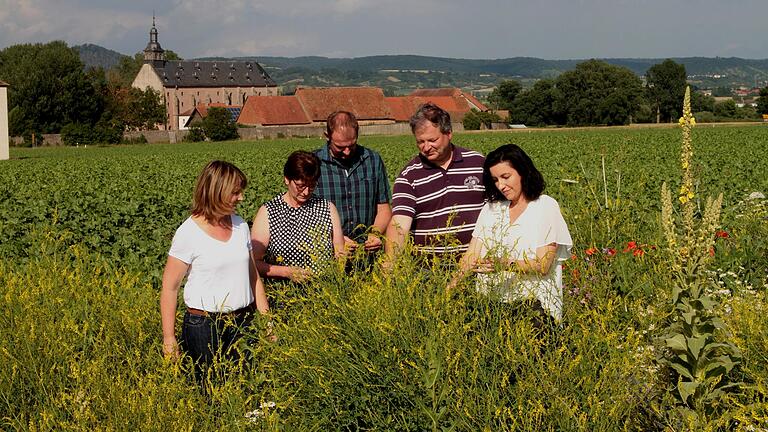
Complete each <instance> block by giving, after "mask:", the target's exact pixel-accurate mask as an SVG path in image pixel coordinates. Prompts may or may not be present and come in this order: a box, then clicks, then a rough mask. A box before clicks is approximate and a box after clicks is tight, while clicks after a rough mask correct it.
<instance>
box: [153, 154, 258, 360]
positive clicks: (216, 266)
mask: <svg viewBox="0 0 768 432" xmlns="http://www.w3.org/2000/svg"><path fill="white" fill-rule="evenodd" d="M247 183H248V182H247V180H246V177H245V175H244V174H243V172H242V171H240V170H239V169H238V168H237V167H236V166H234V165H232V164H231V163H228V162H223V161H213V162H210V163H209V164H208V165H207V166H206V167H205V168H204V169H203V171H202V173H200V175H199V177H198V178H197V183H196V185H195V191H194V196H193V199H192V212H191V213H192V214H191V216H189V217H188V218H187V219H186V220H185V221H184V223H182V224H181V226H180V227H179V228H178V229H177V230H176V234H175V235H174V236H173V242H172V243H171V249H170V251H169V252H168V261H167V263H166V265H165V271H164V273H163V285H162V290H161V292H160V316H161V320H162V327H163V353H164V354H165V355H166V356H169V357H172V358H177V357H178V356H179V355H180V353H181V351H184V352H185V353H186V354H188V355H189V356H190V357H192V359H193V360H194V361H195V363H196V364H197V366H198V369H197V371H198V372H199V370H200V369H199V366H203V365H207V364H209V363H210V362H211V361H212V360H213V356H214V355H215V353H217V352H219V351H220V352H221V353H224V354H225V355H232V354H234V353H232V352H230V347H231V346H232V345H233V344H234V343H235V342H236V341H237V340H238V339H239V338H240V336H241V335H240V331H239V329H240V328H241V327H242V326H243V325H245V324H246V323H247V322H248V321H249V320H250V318H251V316H252V312H253V311H254V306H255V308H257V309H258V311H259V312H260V313H262V314H263V313H266V312H268V310H269V304H268V302H267V297H266V295H265V293H264V285H263V284H262V281H261V279H260V278H259V274H258V272H257V271H256V269H255V266H254V261H253V257H252V254H251V237H250V232H249V229H248V224H247V223H246V222H245V221H244V220H243V219H242V218H241V217H240V216H238V215H237V214H235V207H236V206H237V204H238V203H240V201H242V200H243V190H244V189H245V187H246V185H247ZM184 276H186V277H187V282H186V284H185V285H184V303H185V305H186V312H185V313H184V320H183V325H182V329H181V341H180V343H179V342H178V341H177V339H176V334H175V329H174V325H175V322H176V308H177V305H176V303H177V298H178V290H179V286H180V285H181V282H182V280H183V279H184ZM233 324H234V325H233Z"/></svg>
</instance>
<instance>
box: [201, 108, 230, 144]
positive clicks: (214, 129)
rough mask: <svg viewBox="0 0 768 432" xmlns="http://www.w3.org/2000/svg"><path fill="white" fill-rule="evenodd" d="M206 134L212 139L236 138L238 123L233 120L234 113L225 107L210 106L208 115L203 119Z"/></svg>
mask: <svg viewBox="0 0 768 432" xmlns="http://www.w3.org/2000/svg"><path fill="white" fill-rule="evenodd" d="M202 128H203V131H204V132H205V136H206V137H207V138H208V139H210V140H211V141H226V140H231V139H235V138H237V137H238V135H237V125H236V124H235V121H234V120H232V115H231V114H230V113H229V111H227V110H226V109H224V108H221V107H210V108H208V115H207V116H206V117H205V118H204V119H203V121H202Z"/></svg>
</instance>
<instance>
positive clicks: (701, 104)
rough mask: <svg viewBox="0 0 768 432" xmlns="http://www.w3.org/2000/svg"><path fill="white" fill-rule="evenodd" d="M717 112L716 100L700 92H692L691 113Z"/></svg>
mask: <svg viewBox="0 0 768 432" xmlns="http://www.w3.org/2000/svg"><path fill="white" fill-rule="evenodd" d="M714 110H715V98H713V97H712V96H707V95H705V94H702V93H699V92H691V111H692V112H695V113H696V112H702V111H709V112H712V111H714Z"/></svg>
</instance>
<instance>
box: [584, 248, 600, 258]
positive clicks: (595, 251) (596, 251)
mask: <svg viewBox="0 0 768 432" xmlns="http://www.w3.org/2000/svg"><path fill="white" fill-rule="evenodd" d="M584 252H585V253H586V254H587V255H589V256H592V255H594V254H596V253H598V250H597V248H596V247H594V246H592V247H591V248H589V249H587V250H586V251H584Z"/></svg>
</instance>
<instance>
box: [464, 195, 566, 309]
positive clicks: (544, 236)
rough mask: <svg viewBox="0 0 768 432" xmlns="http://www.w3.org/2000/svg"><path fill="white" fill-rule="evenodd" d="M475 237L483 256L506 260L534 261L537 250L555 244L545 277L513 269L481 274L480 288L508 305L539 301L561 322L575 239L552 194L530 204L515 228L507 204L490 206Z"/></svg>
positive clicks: (478, 224) (481, 215) (497, 203)
mask: <svg viewBox="0 0 768 432" xmlns="http://www.w3.org/2000/svg"><path fill="white" fill-rule="evenodd" d="M472 237H474V238H476V239H477V241H479V242H480V244H481V251H480V256H481V257H483V258H500V259H507V260H509V259H512V260H525V259H531V260H533V259H535V258H536V249H537V248H539V247H542V246H546V245H548V244H551V243H555V244H556V245H557V251H556V256H555V260H554V261H553V263H552V266H551V267H550V269H549V272H548V273H547V274H544V275H542V274H533V273H519V272H516V271H513V270H501V271H498V272H495V273H487V274H479V275H478V280H477V289H478V291H480V292H482V293H486V294H493V295H497V296H498V297H499V300H501V301H504V302H511V301H515V300H522V299H526V298H536V299H538V300H539V301H540V302H541V305H542V307H543V308H544V310H546V311H548V312H549V313H550V314H551V315H552V317H554V318H555V319H556V320H558V321H560V320H561V319H562V315H563V267H562V262H563V261H565V260H567V259H568V257H569V254H570V249H571V246H573V241H572V240H571V234H570V233H569V232H568V226H567V225H566V223H565V220H564V219H563V215H562V214H561V213H560V206H559V205H558V204H557V201H555V200H554V199H553V198H552V197H550V196H548V195H541V196H540V197H539V198H538V199H537V200H536V201H531V202H529V203H528V207H527V208H526V209H525V210H524V211H523V213H522V214H521V215H520V216H519V217H518V218H517V220H516V221H515V223H514V224H511V223H510V220H509V201H507V200H504V201H495V202H490V203H486V204H485V206H484V207H483V209H482V211H481V212H480V216H479V217H478V219H477V224H476V225H475V230H474V232H473V233H472Z"/></svg>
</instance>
